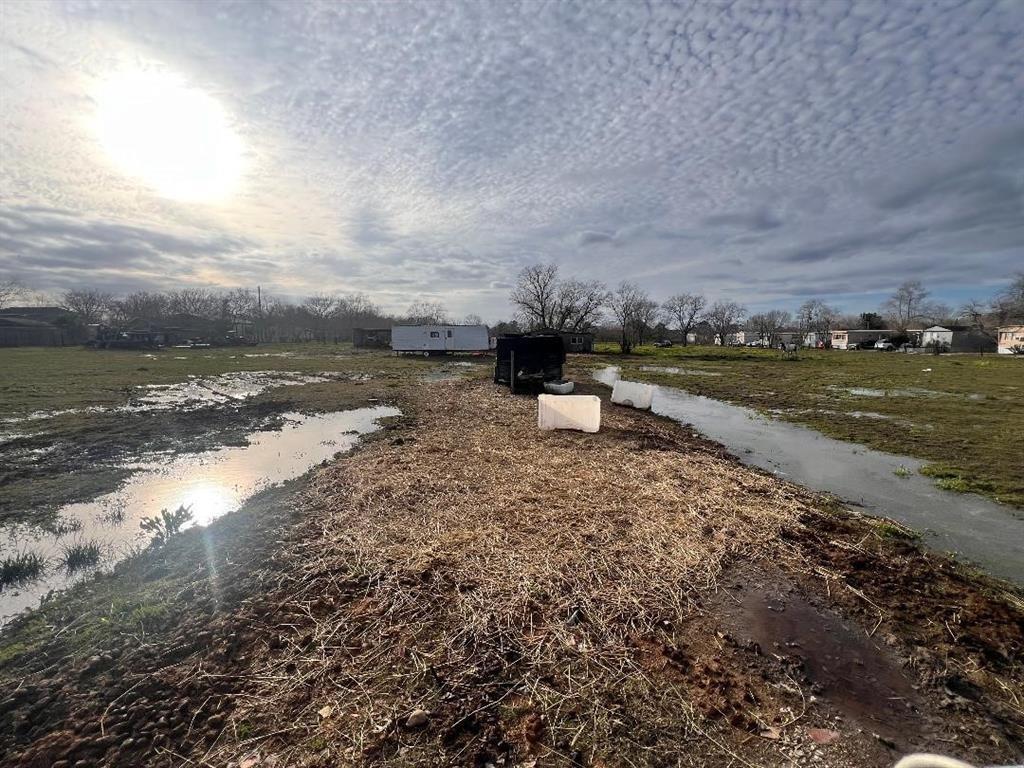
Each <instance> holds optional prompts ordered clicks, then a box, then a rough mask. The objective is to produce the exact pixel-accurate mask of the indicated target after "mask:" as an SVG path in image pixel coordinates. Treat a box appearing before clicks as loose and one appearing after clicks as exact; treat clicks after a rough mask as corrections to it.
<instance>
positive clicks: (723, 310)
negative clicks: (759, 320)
mask: <svg viewBox="0 0 1024 768" xmlns="http://www.w3.org/2000/svg"><path fill="white" fill-rule="evenodd" d="M746 311H747V310H746V309H744V308H743V307H742V306H741V305H739V304H737V303H736V302H735V301H716V302H715V303H714V304H713V305H712V306H711V309H709V310H708V311H707V314H706V315H705V316H704V319H705V320H707V322H708V325H710V326H711V330H712V331H713V332H714V334H715V336H716V337H717V338H718V343H719V344H721V345H722V346H725V345H726V344H728V343H729V336H731V335H732V334H733V333H735V332H736V329H737V328H739V324H740V322H741V321H742V320H743V315H744V314H746Z"/></svg>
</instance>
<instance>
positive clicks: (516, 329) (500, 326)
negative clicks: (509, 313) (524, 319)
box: [491, 320, 523, 336]
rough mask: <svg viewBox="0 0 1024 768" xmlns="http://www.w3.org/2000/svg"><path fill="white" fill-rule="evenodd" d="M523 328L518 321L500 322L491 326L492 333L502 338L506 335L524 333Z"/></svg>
mask: <svg viewBox="0 0 1024 768" xmlns="http://www.w3.org/2000/svg"><path fill="white" fill-rule="evenodd" d="M522 332H523V329H522V326H520V325H519V321H518V320H500V321H498V322H497V323H495V324H494V325H492V326H491V333H492V334H493V335H494V336H502V335H503V334H506V333H522Z"/></svg>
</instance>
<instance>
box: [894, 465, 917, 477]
mask: <svg viewBox="0 0 1024 768" xmlns="http://www.w3.org/2000/svg"><path fill="white" fill-rule="evenodd" d="M892 473H893V474H894V475H896V477H910V476H911V475H912V474H914V472H913V470H911V469H909V468H908V467H905V466H903V465H902V464H900V465H899V466H898V467H896V469H894V470H893V471H892Z"/></svg>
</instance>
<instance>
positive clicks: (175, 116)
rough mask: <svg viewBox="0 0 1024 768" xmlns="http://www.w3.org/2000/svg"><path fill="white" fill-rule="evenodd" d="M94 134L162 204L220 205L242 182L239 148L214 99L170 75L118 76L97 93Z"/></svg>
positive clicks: (124, 169) (120, 165)
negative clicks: (168, 200)
mask: <svg viewBox="0 0 1024 768" xmlns="http://www.w3.org/2000/svg"><path fill="white" fill-rule="evenodd" d="M95 100H96V105H97V109H96V120H95V128H96V134H97V137H98V138H99V142H100V144H101V145H102V147H103V149H104V150H105V151H106V153H107V155H108V156H109V158H110V159H111V161H113V163H114V164H115V165H116V166H117V167H118V168H119V169H120V171H121V172H122V173H124V174H126V175H128V176H131V177H133V178H136V179H139V180H140V181H142V182H143V183H144V184H146V185H147V186H149V187H150V188H152V189H153V191H155V192H156V193H157V194H159V195H161V196H163V197H169V198H172V199H175V200H182V201H188V202H208V203H213V202H218V201H221V200H224V199H225V198H227V197H230V196H231V194H232V193H233V192H234V191H235V189H236V188H237V186H238V183H239V181H240V180H241V176H242V171H243V147H242V142H241V140H240V139H239V137H238V135H237V134H236V133H235V132H234V130H232V128H231V125H230V121H229V120H228V116H227V114H226V113H225V111H224V109H223V107H221V105H220V104H219V103H218V102H217V100H216V99H214V98H213V97H211V96H210V95H209V94H208V93H205V92H204V91H202V90H200V89H198V88H193V87H190V86H189V85H187V84H186V83H185V82H184V80H183V79H182V78H180V77H178V76H177V75H174V74H172V73H168V72H157V71H139V72H129V73H120V74H117V75H114V76H112V77H110V78H107V79H106V80H104V81H102V82H101V83H100V84H99V86H98V88H97V90H96V93H95Z"/></svg>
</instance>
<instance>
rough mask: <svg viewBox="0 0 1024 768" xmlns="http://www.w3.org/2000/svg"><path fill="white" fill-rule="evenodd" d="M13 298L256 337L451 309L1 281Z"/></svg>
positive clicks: (337, 333)
mask: <svg viewBox="0 0 1024 768" xmlns="http://www.w3.org/2000/svg"><path fill="white" fill-rule="evenodd" d="M18 302H30V303H32V304H33V305H36V306H44V305H48V306H57V307H60V308H61V309H64V310H66V311H67V312H69V313H71V315H73V317H74V318H75V321H76V322H77V323H79V324H80V325H92V324H100V325H109V326H112V327H115V328H124V329H129V328H130V329H145V328H147V327H160V326H185V327H196V329H197V330H199V331H202V332H204V333H205V334H210V335H224V334H225V333H226V332H227V331H228V330H229V329H231V328H232V327H233V326H237V325H238V324H239V323H241V324H243V326H244V327H246V328H247V329H248V330H249V332H250V333H251V335H252V336H253V337H254V338H256V339H257V340H259V341H304V340H311V339H315V340H321V341H326V340H330V339H336V340H338V339H345V340H348V339H349V338H350V336H351V331H352V329H353V328H358V327H390V326H391V325H393V324H397V323H412V324H441V323H447V322H450V321H451V316H450V314H449V312H448V310H447V309H446V308H445V307H444V306H443V305H442V304H440V303H438V302H435V301H416V302H413V303H412V304H411V305H410V306H409V308H408V309H407V310H406V312H405V314H404V315H395V314H389V313H387V312H385V311H384V310H383V309H381V307H380V306H379V305H378V304H376V303H375V302H373V301H372V300H371V299H370V298H369V297H368V296H366V295H365V294H363V293H358V292H356V293H328V292H323V293H315V294H312V295H309V296H306V297H304V298H303V299H301V300H300V301H297V302H292V301H287V300H284V299H281V298H277V297H274V296H268V295H267V294H265V293H263V292H261V291H259V290H253V289H249V288H232V289H229V290H220V291H218V290H211V289H206V288H182V289H179V290H172V291H134V292H132V293H128V294H124V295H117V294H114V293H111V292H107V291H100V290H96V289H92V288H76V289H72V290H67V291H64V292H63V293H61V294H59V295H57V296H46V295H40V294H33V293H32V292H31V291H30V290H28V289H27V288H25V286H23V285H22V284H20V283H18V282H16V281H14V280H0V310H2V309H4V308H5V307H10V306H12V305H14V304H16V303H18ZM462 322H468V323H475V324H481V323H482V321H481V320H480V318H479V317H477V316H476V315H470V316H467V317H466V318H463V319H462Z"/></svg>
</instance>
